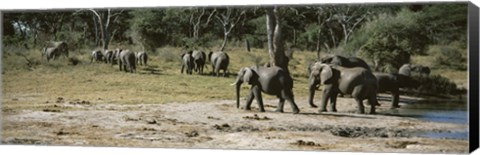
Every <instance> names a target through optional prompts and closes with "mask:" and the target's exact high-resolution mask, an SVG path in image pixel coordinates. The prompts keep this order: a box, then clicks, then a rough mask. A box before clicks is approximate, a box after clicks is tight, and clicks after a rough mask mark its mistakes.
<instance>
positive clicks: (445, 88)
mask: <svg viewBox="0 0 480 155" xmlns="http://www.w3.org/2000/svg"><path fill="white" fill-rule="evenodd" d="M413 78H414V79H415V80H417V81H418V82H420V83H421V85H420V87H418V88H417V89H416V91H417V92H421V93H428V94H445V95H457V94H460V93H463V91H462V90H460V89H458V88H457V85H456V84H455V83H454V82H452V81H450V80H449V79H448V78H445V77H442V76H440V75H433V76H413Z"/></svg>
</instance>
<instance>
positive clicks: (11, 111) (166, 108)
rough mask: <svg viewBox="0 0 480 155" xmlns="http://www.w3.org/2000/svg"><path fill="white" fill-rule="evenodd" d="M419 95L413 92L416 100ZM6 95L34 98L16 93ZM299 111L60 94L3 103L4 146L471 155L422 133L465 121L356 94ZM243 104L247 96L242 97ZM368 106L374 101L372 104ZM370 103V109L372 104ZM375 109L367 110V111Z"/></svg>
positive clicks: (457, 143) (270, 104)
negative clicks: (361, 100) (421, 115)
mask: <svg viewBox="0 0 480 155" xmlns="http://www.w3.org/2000/svg"><path fill="white" fill-rule="evenodd" d="M413 99H414V98H413ZM4 100H13V101H11V102H9V104H15V100H17V101H18V100H32V101H34V100H35V98H34V97H30V98H27V97H24V98H21V97H16V98H9V99H4ZM296 100H297V102H298V103H297V104H298V106H299V108H300V110H301V112H300V114H292V113H291V109H290V106H289V104H288V103H287V104H285V113H276V112H274V110H275V108H276V105H277V101H276V100H267V101H265V105H266V111H267V112H265V113H261V112H258V109H256V107H257V105H256V103H255V102H254V103H253V104H252V105H253V106H252V107H253V109H252V110H251V111H245V110H242V109H237V108H235V106H234V105H235V101H234V100H221V101H216V102H190V103H167V104H114V103H108V102H106V101H104V100H102V99H100V98H99V99H98V100H94V101H84V100H79V99H69V98H62V97H58V98H56V99H51V100H49V101H42V102H41V103H38V101H37V102H36V103H38V104H42V105H40V108H38V109H29V110H26V109H22V108H2V128H3V129H2V134H1V136H2V139H1V142H2V143H3V144H34V145H70V146H120V147H161V148H214V149H256V150H309V151H338V152H343V151H348V152H357V151H361V152H398V153H407V152H409V153H467V151H468V140H457V139H433V138H421V137H418V136H416V135H415V133H416V132H421V131H431V132H455V131H459V130H462V129H464V128H466V126H465V125H461V124H450V123H436V122H428V121H422V120H419V119H415V118H409V117H402V116H394V115H388V114H386V111H387V110H389V107H390V104H389V103H388V102H383V101H382V102H380V103H381V104H382V106H380V107H379V109H378V110H377V111H378V114H376V115H367V114H365V115H362V114H355V113H354V112H355V109H356V106H355V104H354V103H353V102H354V101H353V100H352V99H349V98H339V99H338V101H337V102H338V105H337V109H338V110H339V111H338V112H336V113H333V112H326V113H321V114H319V113H318V109H317V108H310V107H309V106H308V104H306V102H300V101H306V99H304V98H300V99H296ZM242 104H244V101H242ZM366 107H369V106H366ZM366 109H368V108H366ZM366 111H367V112H368V110H366Z"/></svg>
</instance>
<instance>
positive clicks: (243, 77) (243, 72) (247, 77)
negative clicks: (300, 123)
mask: <svg viewBox="0 0 480 155" xmlns="http://www.w3.org/2000/svg"><path fill="white" fill-rule="evenodd" d="M244 82H246V83H248V84H250V85H252V88H251V89H250V93H249V95H248V98H247V105H246V106H245V110H250V105H251V104H252V101H253V97H255V98H256V99H257V103H258V106H259V108H260V111H261V112H265V109H264V107H263V100H262V92H264V93H266V94H269V95H275V96H277V97H278V99H279V102H278V107H277V110H276V111H277V112H283V105H284V103H285V100H287V101H288V102H289V103H290V106H291V107H292V110H293V113H295V114H296V113H299V112H300V110H299V109H298V107H297V105H296V104H295V101H294V98H293V92H292V88H293V79H292V77H291V76H290V74H288V73H287V72H286V71H285V70H283V69H282V68H280V67H277V66H273V67H260V66H253V67H244V68H242V69H240V71H239V72H238V76H237V79H236V81H235V82H234V83H233V84H232V85H235V86H236V93H237V96H236V98H237V108H239V107H240V86H241V85H242V83H244Z"/></svg>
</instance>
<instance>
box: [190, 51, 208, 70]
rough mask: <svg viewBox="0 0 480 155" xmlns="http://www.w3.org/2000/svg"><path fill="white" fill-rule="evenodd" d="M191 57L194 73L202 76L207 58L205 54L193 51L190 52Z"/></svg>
mask: <svg viewBox="0 0 480 155" xmlns="http://www.w3.org/2000/svg"><path fill="white" fill-rule="evenodd" d="M192 56H193V64H194V67H193V68H194V70H195V72H198V73H199V74H203V68H204V66H205V62H206V61H207V56H206V54H205V52H202V51H198V50H194V51H193V52H192Z"/></svg>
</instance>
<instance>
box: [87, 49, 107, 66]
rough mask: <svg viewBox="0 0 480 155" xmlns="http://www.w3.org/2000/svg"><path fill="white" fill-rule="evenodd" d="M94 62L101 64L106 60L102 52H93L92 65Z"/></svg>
mask: <svg viewBox="0 0 480 155" xmlns="http://www.w3.org/2000/svg"><path fill="white" fill-rule="evenodd" d="M93 60H95V62H100V61H102V60H104V59H103V54H102V51H101V50H95V51H92V55H91V57H90V63H92V62H93Z"/></svg>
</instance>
